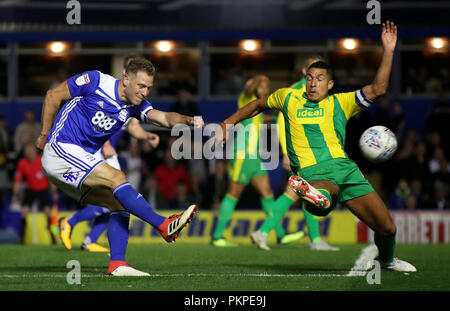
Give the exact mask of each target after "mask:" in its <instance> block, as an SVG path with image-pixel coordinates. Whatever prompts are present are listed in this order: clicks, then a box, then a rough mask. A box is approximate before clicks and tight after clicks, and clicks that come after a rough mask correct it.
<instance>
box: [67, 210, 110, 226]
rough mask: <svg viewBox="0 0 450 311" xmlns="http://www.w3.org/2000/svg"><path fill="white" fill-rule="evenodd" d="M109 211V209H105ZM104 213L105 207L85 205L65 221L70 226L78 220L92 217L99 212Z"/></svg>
mask: <svg viewBox="0 0 450 311" xmlns="http://www.w3.org/2000/svg"><path fill="white" fill-rule="evenodd" d="M107 211H108V212H109V210H107ZM104 213H105V208H103V207H100V206H95V205H87V206H86V207H85V208H83V209H81V210H79V211H78V212H76V213H75V214H74V215H72V217H70V218H69V220H68V221H67V222H68V223H69V225H71V226H72V227H73V226H75V225H76V224H77V223H79V222H80V221H84V220H90V219H93V218H95V217H97V216H99V215H101V214H104Z"/></svg>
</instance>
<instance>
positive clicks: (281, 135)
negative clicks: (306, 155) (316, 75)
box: [277, 77, 306, 154]
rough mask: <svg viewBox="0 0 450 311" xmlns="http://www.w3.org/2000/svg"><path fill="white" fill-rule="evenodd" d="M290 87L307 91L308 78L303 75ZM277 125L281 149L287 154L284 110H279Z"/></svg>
mask: <svg viewBox="0 0 450 311" xmlns="http://www.w3.org/2000/svg"><path fill="white" fill-rule="evenodd" d="M289 88H291V89H294V90H299V91H300V92H305V91H306V78H305V77H303V78H301V79H300V80H299V81H297V82H295V83H294V84H292V85H291V86H290V87H289ZM277 125H278V139H279V141H280V146H281V151H282V152H283V154H287V147H286V130H285V125H284V117H283V112H281V111H280V112H279V113H278V116H277Z"/></svg>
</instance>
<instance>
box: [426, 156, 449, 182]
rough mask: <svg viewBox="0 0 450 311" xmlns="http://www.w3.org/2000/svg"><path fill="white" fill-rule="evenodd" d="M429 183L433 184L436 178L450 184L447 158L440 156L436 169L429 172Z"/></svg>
mask: <svg viewBox="0 0 450 311" xmlns="http://www.w3.org/2000/svg"><path fill="white" fill-rule="evenodd" d="M430 179H431V183H432V184H434V183H435V182H436V181H437V180H440V181H442V182H443V183H444V184H446V185H449V184H450V166H449V164H448V161H447V159H445V158H440V159H439V160H438V170H437V171H436V172H434V173H433V174H431V178H430Z"/></svg>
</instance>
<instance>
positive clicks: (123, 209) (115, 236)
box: [36, 59, 204, 276]
mask: <svg viewBox="0 0 450 311" xmlns="http://www.w3.org/2000/svg"><path fill="white" fill-rule="evenodd" d="M154 76H155V67H154V66H153V64H152V63H151V62H150V61H148V60H146V59H133V60H132V61H131V62H130V63H129V65H128V66H127V68H126V74H125V75H124V77H123V78H122V79H120V80H117V79H115V78H114V77H112V76H109V75H106V74H103V73H101V72H99V71H88V72H85V73H82V74H79V75H76V76H74V77H72V78H69V79H68V80H67V81H64V82H62V83H61V84H59V85H58V86H56V87H55V88H53V89H50V90H49V91H47V94H46V97H45V101H44V106H43V110H42V120H41V124H42V129H41V133H40V136H39V137H38V139H37V141H36V147H37V148H39V149H41V150H43V156H42V170H43V172H44V174H45V175H46V177H47V178H48V179H49V180H50V181H51V182H52V183H53V184H55V185H56V186H57V187H58V188H59V189H61V190H62V191H64V192H66V193H67V194H68V195H70V196H71V197H72V198H74V199H75V200H77V201H78V202H79V203H80V205H85V204H92V205H98V206H102V207H106V208H108V209H109V210H111V211H112V212H113V213H111V215H110V221H109V230H108V240H109V244H110V248H111V258H110V264H109V268H108V271H107V274H111V275H116V276H134V275H136V276H138V275H139V276H142V275H149V274H148V273H145V272H142V271H139V270H137V269H134V268H132V267H131V266H129V265H128V264H127V262H126V261H125V252H126V247H127V244H128V236H129V213H132V214H134V215H136V216H137V217H139V218H141V219H142V220H144V221H146V222H148V223H149V224H151V225H152V226H153V227H155V228H156V229H157V230H158V232H159V233H160V234H161V236H162V237H163V238H164V239H165V240H166V241H167V242H174V241H175V239H176V238H177V237H178V235H179V233H180V231H181V230H182V229H183V228H184V227H185V226H186V224H187V223H188V222H190V221H191V220H192V218H193V217H194V214H195V213H196V212H197V206H196V205H191V206H189V207H188V208H187V209H186V210H185V211H184V212H183V213H181V214H178V215H172V216H170V217H167V218H166V217H163V216H161V215H159V214H157V213H155V212H154V211H153V209H152V208H151V207H150V205H149V204H148V203H147V202H146V201H145V199H144V198H143V197H142V195H141V194H140V193H138V192H137V190H136V189H134V188H133V187H132V186H131V185H130V184H129V183H128V182H127V179H126V177H125V174H124V173H123V172H122V171H120V170H117V169H115V168H113V167H112V166H110V165H108V164H106V163H105V161H104V160H103V159H101V158H100V157H99V156H96V155H95V153H96V152H97V150H99V149H100V148H101V147H102V146H103V144H104V143H105V142H106V141H107V140H108V139H109V138H110V137H111V136H112V135H113V134H114V133H115V132H117V131H118V130H120V128H121V127H122V126H123V124H124V123H125V122H126V121H127V120H128V119H129V118H130V117H133V118H136V119H139V120H141V121H143V122H146V123H152V124H155V125H158V126H162V127H167V128H172V127H173V126H175V125H176V124H187V125H191V126H194V127H195V128H202V127H204V122H203V119H202V118H201V117H189V116H184V115H180V114H178V113H176V112H164V111H160V110H157V109H154V108H153V107H152V105H151V104H150V103H149V102H148V101H146V100H145V97H147V96H148V95H149V92H150V88H151V87H152V85H153V80H154ZM62 101H67V102H66V103H65V104H64V106H63V107H62V108H61V109H59V107H60V104H61V102H62ZM58 110H59V112H58ZM114 212H115V213H114ZM128 212H129V213H128Z"/></svg>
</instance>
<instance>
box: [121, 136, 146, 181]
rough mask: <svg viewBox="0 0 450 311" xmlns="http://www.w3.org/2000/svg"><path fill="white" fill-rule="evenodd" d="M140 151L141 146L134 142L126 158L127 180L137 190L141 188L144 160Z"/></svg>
mask: <svg viewBox="0 0 450 311" xmlns="http://www.w3.org/2000/svg"><path fill="white" fill-rule="evenodd" d="M139 150H140V149H139V144H138V143H137V142H136V141H134V140H132V142H131V144H130V146H129V147H128V152H127V153H126V154H125V156H124V157H125V161H126V163H127V165H126V170H125V173H126V176H127V180H128V182H129V183H130V184H131V185H132V186H133V188H135V189H139V188H140V187H141V179H142V159H141V157H140V154H139Z"/></svg>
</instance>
